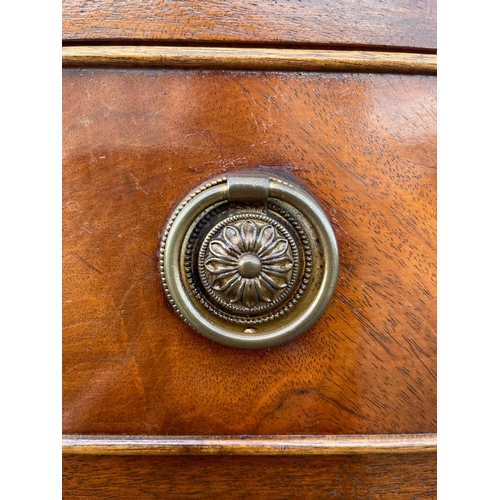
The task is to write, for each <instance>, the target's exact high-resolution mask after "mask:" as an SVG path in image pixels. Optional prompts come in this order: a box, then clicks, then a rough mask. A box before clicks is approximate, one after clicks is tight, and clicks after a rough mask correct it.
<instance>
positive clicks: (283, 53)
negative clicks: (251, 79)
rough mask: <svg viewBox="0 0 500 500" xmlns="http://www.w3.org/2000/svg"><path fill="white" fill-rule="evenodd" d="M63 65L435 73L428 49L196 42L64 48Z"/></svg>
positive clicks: (431, 56) (433, 59)
mask: <svg viewBox="0 0 500 500" xmlns="http://www.w3.org/2000/svg"><path fill="white" fill-rule="evenodd" d="M62 55H63V58H62V60H63V66H66V67H67V66H107V67H110V66H111V67H143V66H146V67H170V68H193V67H195V68H196V67H198V68H200V67H201V68H206V69H208V68H217V69H250V70H274V71H292V70H293V71H357V72H360V71H364V72H372V73H403V74H436V72H437V57H436V55H432V54H406V53H398V52H368V51H341V50H298V49H242V48H217V47H210V48H199V47H145V46H142V47H129V46H104V47H94V46H76V47H63V49H62Z"/></svg>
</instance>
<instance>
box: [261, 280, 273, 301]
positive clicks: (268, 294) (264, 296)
mask: <svg viewBox="0 0 500 500" xmlns="http://www.w3.org/2000/svg"><path fill="white" fill-rule="evenodd" d="M257 279H258V280H259V283H258V285H257V294H258V296H259V299H260V300H261V301H262V302H271V301H272V300H273V299H274V295H275V291H274V289H273V287H271V286H269V285H268V284H267V283H266V282H265V281H264V280H263V279H262V277H261V276H259V277H258V278H257Z"/></svg>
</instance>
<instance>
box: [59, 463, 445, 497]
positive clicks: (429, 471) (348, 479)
mask: <svg viewBox="0 0 500 500" xmlns="http://www.w3.org/2000/svg"><path fill="white" fill-rule="evenodd" d="M63 498H71V499H72V500H84V499H85V500H86V499H95V498H100V499H106V500H114V499H116V500H118V499H119V500H125V499H131V500H142V499H155V498H161V499H170V498H172V499H179V498H199V499H206V498H231V499H233V498H238V499H243V498H248V499H254V498H265V499H266V500H273V499H276V500H282V499H284V498H298V499H304V498H314V499H318V498H342V499H366V498H373V499H375V498H391V499H392V498H397V499H412V500H414V499H425V500H429V499H432V498H436V458H435V455H434V454H423V455H392V456H391V455H389V456H386V455H379V456H376V455H375V456H374V455H369V456H365V457H363V456H355V457H353V456H343V457H265V458H263V457H227V456H219V457H191V456H186V457H109V456H89V455H80V456H77V455H67V456H65V457H64V459H63Z"/></svg>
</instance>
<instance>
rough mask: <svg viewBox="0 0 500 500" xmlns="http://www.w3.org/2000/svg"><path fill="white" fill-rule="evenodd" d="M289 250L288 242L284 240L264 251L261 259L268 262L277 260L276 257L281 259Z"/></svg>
mask: <svg viewBox="0 0 500 500" xmlns="http://www.w3.org/2000/svg"><path fill="white" fill-rule="evenodd" d="M287 250H288V241H286V240H285V239H284V238H280V239H279V240H276V241H274V242H273V243H272V244H271V245H270V246H269V247H268V248H266V250H264V251H263V252H262V253H261V255H260V258H261V259H262V260H267V259H269V258H271V259H275V258H276V257H281V256H282V255H283V254H284V253H285V252H286V251H287Z"/></svg>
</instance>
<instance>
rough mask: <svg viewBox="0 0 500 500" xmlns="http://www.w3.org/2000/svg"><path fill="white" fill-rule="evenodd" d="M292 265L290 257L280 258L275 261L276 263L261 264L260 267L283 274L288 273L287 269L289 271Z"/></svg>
mask: <svg viewBox="0 0 500 500" xmlns="http://www.w3.org/2000/svg"><path fill="white" fill-rule="evenodd" d="M292 267H293V262H292V261H291V259H288V258H286V259H281V262H276V263H272V264H267V263H266V264H263V266H262V268H263V269H264V270H265V271H271V272H275V273H277V274H282V275H285V274H287V273H288V271H290V270H291V269H292Z"/></svg>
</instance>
